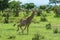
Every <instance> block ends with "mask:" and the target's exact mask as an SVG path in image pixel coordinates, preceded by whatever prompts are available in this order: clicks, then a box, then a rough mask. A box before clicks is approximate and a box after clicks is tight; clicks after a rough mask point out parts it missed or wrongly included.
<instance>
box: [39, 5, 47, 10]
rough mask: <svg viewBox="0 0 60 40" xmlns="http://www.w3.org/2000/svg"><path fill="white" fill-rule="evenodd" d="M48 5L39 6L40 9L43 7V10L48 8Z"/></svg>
mask: <svg viewBox="0 0 60 40" xmlns="http://www.w3.org/2000/svg"><path fill="white" fill-rule="evenodd" d="M46 7H47V6H46V5H41V6H39V8H40V9H43V10H44V9H46Z"/></svg>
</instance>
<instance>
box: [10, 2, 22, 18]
mask: <svg viewBox="0 0 60 40" xmlns="http://www.w3.org/2000/svg"><path fill="white" fill-rule="evenodd" d="M20 4H21V2H19V1H11V2H10V3H9V8H10V9H13V13H14V16H15V17H16V16H19V9H20Z"/></svg>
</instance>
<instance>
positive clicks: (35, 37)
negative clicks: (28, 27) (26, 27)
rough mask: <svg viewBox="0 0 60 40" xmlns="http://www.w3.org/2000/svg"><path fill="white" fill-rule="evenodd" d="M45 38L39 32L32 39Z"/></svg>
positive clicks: (39, 39)
mask: <svg viewBox="0 0 60 40" xmlns="http://www.w3.org/2000/svg"><path fill="white" fill-rule="evenodd" d="M41 39H44V36H42V35H39V34H38V33H37V34H35V35H34V37H33V38H32V40H41Z"/></svg>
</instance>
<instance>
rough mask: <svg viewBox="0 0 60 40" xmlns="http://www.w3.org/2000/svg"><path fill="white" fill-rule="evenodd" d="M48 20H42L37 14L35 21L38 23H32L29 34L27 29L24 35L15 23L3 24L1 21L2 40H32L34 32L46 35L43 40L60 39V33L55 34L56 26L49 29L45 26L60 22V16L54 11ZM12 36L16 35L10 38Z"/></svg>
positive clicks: (0, 33)
mask: <svg viewBox="0 0 60 40" xmlns="http://www.w3.org/2000/svg"><path fill="white" fill-rule="evenodd" d="M47 15H49V16H47V17H46V18H47V20H48V22H41V21H40V17H37V16H35V17H34V19H33V21H36V22H38V23H33V22H32V23H31V24H30V26H29V34H28V35H26V33H27V32H26V30H25V31H24V35H22V33H21V30H20V34H19V32H17V31H16V30H17V26H15V27H13V24H14V23H9V24H3V23H0V40H32V38H33V37H34V34H36V33H39V34H40V35H42V36H44V39H41V40H60V33H57V34H54V33H53V30H54V26H52V29H49V30H47V29H46V28H45V26H46V24H47V23H49V22H50V23H51V24H52V25H53V24H59V23H60V18H55V17H54V14H53V12H51V13H50V14H47ZM57 28H58V31H59V32H60V27H57ZM10 36H15V38H13V39H8V38H9V37H10Z"/></svg>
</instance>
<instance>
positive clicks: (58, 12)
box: [54, 6, 60, 16]
mask: <svg viewBox="0 0 60 40" xmlns="http://www.w3.org/2000/svg"><path fill="white" fill-rule="evenodd" d="M54 12H55V14H56V16H60V6H54Z"/></svg>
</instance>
